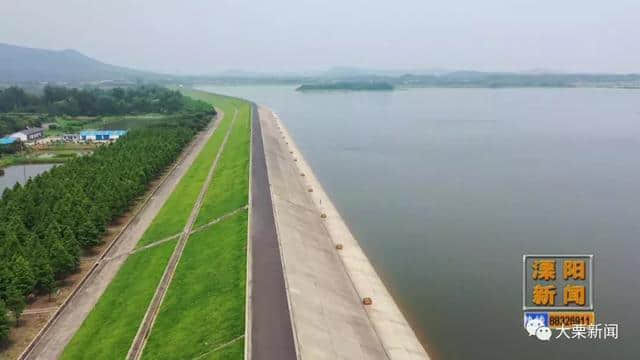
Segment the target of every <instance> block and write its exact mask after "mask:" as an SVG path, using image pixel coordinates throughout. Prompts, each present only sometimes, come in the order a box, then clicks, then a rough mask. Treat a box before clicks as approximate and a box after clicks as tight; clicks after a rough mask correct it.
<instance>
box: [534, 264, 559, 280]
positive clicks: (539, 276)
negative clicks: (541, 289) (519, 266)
mask: <svg viewBox="0 0 640 360" xmlns="http://www.w3.org/2000/svg"><path fill="white" fill-rule="evenodd" d="M532 267H533V274H532V278H533V280H547V281H549V280H555V279H556V261H555V260H534V261H533V265H532Z"/></svg>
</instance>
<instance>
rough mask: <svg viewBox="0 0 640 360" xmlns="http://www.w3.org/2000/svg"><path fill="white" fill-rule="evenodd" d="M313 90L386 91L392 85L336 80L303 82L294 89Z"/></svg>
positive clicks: (391, 87) (391, 88) (390, 88)
mask: <svg viewBox="0 0 640 360" xmlns="http://www.w3.org/2000/svg"><path fill="white" fill-rule="evenodd" d="M313 90H348V91H373V90H376V91H381V90H384V91H388V90H393V85H391V84H389V83H386V82H376V81H338V82H328V83H318V84H303V85H300V86H299V87H298V88H297V89H296V91H313Z"/></svg>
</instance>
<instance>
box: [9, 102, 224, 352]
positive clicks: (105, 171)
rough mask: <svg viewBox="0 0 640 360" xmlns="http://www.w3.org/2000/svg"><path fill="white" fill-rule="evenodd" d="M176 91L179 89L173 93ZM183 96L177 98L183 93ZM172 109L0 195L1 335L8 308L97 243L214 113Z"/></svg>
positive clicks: (47, 284)
mask: <svg viewBox="0 0 640 360" xmlns="http://www.w3.org/2000/svg"><path fill="white" fill-rule="evenodd" d="M180 96H181V97H182V95H180ZM183 100H184V99H183ZM181 103H182V105H181V108H180V110H182V112H181V114H180V115H179V116H172V117H169V118H167V119H166V120H165V121H164V122H160V123H155V124H154V125H152V126H150V127H147V128H140V129H135V130H131V131H130V132H129V133H128V134H127V135H126V136H125V137H123V138H121V139H120V140H119V141H117V142H115V143H113V144H110V145H105V146H101V147H99V148H98V149H96V151H95V152H94V153H93V155H91V156H87V157H79V158H76V159H73V160H70V161H69V162H67V163H66V164H65V165H62V166H58V167H55V168H53V169H51V170H50V171H48V172H45V173H43V174H41V175H39V176H36V177H35V178H31V179H29V180H28V181H27V182H26V184H25V185H24V186H21V185H19V184H16V185H15V186H14V187H13V188H12V189H5V191H4V192H3V194H2V197H1V198H0V341H2V340H3V339H5V338H6V336H7V333H8V330H7V329H8V318H7V315H6V313H7V309H8V310H10V311H11V312H12V313H13V315H14V316H15V320H16V321H17V320H18V319H19V317H20V314H21V313H22V311H23V309H24V307H25V306H26V299H27V297H28V296H29V295H31V294H48V293H51V292H52V291H53V290H54V289H55V287H56V282H57V280H60V279H62V278H64V277H65V276H66V275H68V274H70V273H72V272H74V271H76V269H77V267H78V261H79V258H80V255H81V253H82V251H83V250H84V249H89V248H91V247H92V246H95V245H97V244H99V243H100V241H101V237H102V235H103V234H104V233H105V231H106V227H107V225H108V224H109V223H110V222H111V221H112V220H113V219H114V218H115V217H117V216H119V215H121V214H123V213H124V212H125V211H126V210H127V209H128V208H129V206H130V205H131V204H132V202H133V201H134V200H135V199H136V198H137V197H139V196H141V195H142V194H143V193H144V192H145V190H146V187H147V185H148V184H149V182H150V181H151V180H153V179H154V178H156V177H158V176H159V174H160V173H161V172H162V171H163V170H164V169H165V168H166V167H167V166H168V165H169V164H171V163H172V162H173V161H175V160H176V158H177V156H178V155H179V154H180V152H181V150H182V149H183V147H184V146H185V145H186V144H187V143H188V142H189V141H190V140H191V139H192V137H193V136H194V134H195V133H196V132H197V131H199V130H201V129H202V128H204V127H205V126H206V125H207V123H208V122H209V121H210V117H211V115H212V114H213V113H214V112H213V109H212V108H211V106H210V105H208V104H205V103H201V102H197V101H195V100H191V99H189V100H184V101H181Z"/></svg>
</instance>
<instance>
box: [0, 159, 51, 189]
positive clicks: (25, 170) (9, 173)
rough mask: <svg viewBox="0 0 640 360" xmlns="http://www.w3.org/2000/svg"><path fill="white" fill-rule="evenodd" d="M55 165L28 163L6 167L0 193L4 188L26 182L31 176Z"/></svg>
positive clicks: (0, 177)
mask: <svg viewBox="0 0 640 360" xmlns="http://www.w3.org/2000/svg"><path fill="white" fill-rule="evenodd" d="M54 166H55V165H54V164H28V165H15V166H8V167H6V168H4V169H3V170H4V176H0V194H2V191H4V189H6V188H11V187H13V186H14V185H15V184H16V183H20V184H24V183H25V182H26V181H27V180H29V178H30V177H34V176H36V175H38V174H40V173H43V172H45V171H47V170H49V169H51V168H52V167H54Z"/></svg>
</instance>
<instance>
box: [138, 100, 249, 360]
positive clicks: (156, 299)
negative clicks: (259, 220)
mask: <svg viewBox="0 0 640 360" xmlns="http://www.w3.org/2000/svg"><path fill="white" fill-rule="evenodd" d="M237 116H238V109H237V108H236V109H235V112H234V114H233V120H231V125H230V126H229V129H228V130H227V133H226V134H225V136H224V140H222V144H221V145H220V149H219V150H218V154H217V155H216V158H215V159H214V160H213V165H211V169H210V170H209V173H208V174H207V178H206V180H205V182H204V184H202V188H201V189H200V193H199V194H198V198H197V199H196V202H195V204H194V205H193V209H192V210H191V214H190V215H189V219H188V220H187V224H186V225H185V227H184V230H183V231H182V234H181V235H180V239H179V240H178V244H177V245H176V247H175V249H174V250H173V254H171V258H170V259H169V263H168V264H167V267H166V268H165V270H164V274H163V275H162V279H160V283H159V284H158V287H157V288H156V293H155V294H154V296H153V299H152V300H151V304H149V308H148V309H147V313H146V314H145V315H144V318H143V319H142V323H141V324H140V328H139V329H138V333H137V334H136V337H135V338H134V339H133V343H132V344H131V348H130V349H129V353H128V354H127V359H130V360H138V359H140V358H141V357H142V352H143V351H144V346H145V345H146V343H147V339H148V337H149V334H150V333H151V329H152V328H153V324H154V322H155V320H156V317H157V316H158V311H159V310H160V306H161V305H162V301H163V300H164V297H165V295H166V294H167V290H168V289H169V285H170V284H171V280H172V279H173V274H174V273H175V271H176V268H177V267H178V263H179V262H180V257H182V252H183V251H184V248H185V246H186V245H187V240H189V236H190V235H191V230H192V228H193V224H194V223H195V221H196V218H197V217H198V213H200V208H201V207H202V201H203V200H204V196H205V195H206V193H207V190H208V189H209V184H211V180H212V179H213V174H214V173H215V170H216V168H217V166H218V161H219V160H220V157H221V156H222V153H223V152H224V148H225V145H226V144H227V140H228V139H229V135H230V134H231V130H233V125H234V124H235V122H236V118H237Z"/></svg>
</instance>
